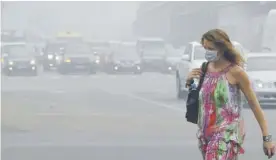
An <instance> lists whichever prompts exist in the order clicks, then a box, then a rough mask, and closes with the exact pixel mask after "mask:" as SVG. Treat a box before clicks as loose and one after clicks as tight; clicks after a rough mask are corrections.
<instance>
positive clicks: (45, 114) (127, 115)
mask: <svg viewBox="0 0 276 160" xmlns="http://www.w3.org/2000/svg"><path fill="white" fill-rule="evenodd" d="M35 116H62V117H92V116H93V117H132V118H133V117H136V116H139V117H141V116H145V117H153V115H149V114H148V115H144V114H143V115H139V114H136V115H135V114H112V113H104V112H103V113H101V112H93V113H87V112H86V113H76V112H73V113H55V112H52V113H51V112H48V113H47V112H44V113H35Z"/></svg>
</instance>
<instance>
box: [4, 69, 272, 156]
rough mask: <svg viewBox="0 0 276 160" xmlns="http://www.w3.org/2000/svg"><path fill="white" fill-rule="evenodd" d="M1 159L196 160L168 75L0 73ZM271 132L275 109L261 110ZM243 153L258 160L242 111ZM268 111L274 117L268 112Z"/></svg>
mask: <svg viewBox="0 0 276 160" xmlns="http://www.w3.org/2000/svg"><path fill="white" fill-rule="evenodd" d="M1 89H2V92H1V97H2V117H1V118H2V159H3V160H61V159H64V160H200V159H201V155H200V153H199V151H198V149H197V140H196V137H195V133H196V129H197V128H196V126H195V125H192V124H189V123H187V122H185V117H184V114H185V103H184V101H179V100H176V98H175V78H174V76H173V75H163V74H159V73H145V74H142V75H106V74H102V73H99V74H97V75H90V76H88V75H68V76H61V75H58V74H55V73H45V74H41V75H39V76H38V77H2V88H1ZM265 113H266V116H267V120H268V122H269V124H270V128H271V133H272V134H273V135H275V136H276V126H275V124H273V122H275V121H276V116H275V115H276V110H265ZM244 115H245V118H246V122H247V123H246V126H247V127H246V128H247V137H246V141H245V150H246V154H245V155H243V156H241V158H240V160H249V159H250V160H264V159H267V158H266V157H265V156H264V155H263V153H262V138H261V132H260V130H259V127H258V125H257V122H256V121H255V119H254V116H253V114H252V113H251V111H250V110H244ZM273 116H274V117H273Z"/></svg>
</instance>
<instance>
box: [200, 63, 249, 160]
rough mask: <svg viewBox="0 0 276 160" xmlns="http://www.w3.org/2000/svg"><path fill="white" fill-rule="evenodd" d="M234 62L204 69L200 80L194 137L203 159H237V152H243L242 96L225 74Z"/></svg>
mask: <svg viewBox="0 0 276 160" xmlns="http://www.w3.org/2000/svg"><path fill="white" fill-rule="evenodd" d="M233 66H234V65H233V64H231V65H229V66H228V67H226V68H225V69H224V70H223V71H221V72H207V73H206V75H205V78H204V81H203V83H202V88H201V91H200V96H199V120H198V127H199V130H198V133H197V137H198V139H199V148H200V150H201V152H202V154H203V157H204V160H236V158H237V156H238V154H243V153H244V150H243V148H242V146H241V145H242V144H243V140H244V137H245V133H244V120H243V117H242V106H243V104H242V103H243V96H242V92H241V91H240V89H239V88H238V86H237V85H232V84H230V83H229V82H228V80H227V77H226V73H227V72H228V71H229V70H230V68H231V67H233ZM214 127H216V129H212V128H214Z"/></svg>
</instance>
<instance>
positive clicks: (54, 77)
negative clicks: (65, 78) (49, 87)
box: [50, 76, 61, 79]
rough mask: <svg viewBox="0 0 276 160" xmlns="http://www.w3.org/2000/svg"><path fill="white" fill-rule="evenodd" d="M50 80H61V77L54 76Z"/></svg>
mask: <svg viewBox="0 0 276 160" xmlns="http://www.w3.org/2000/svg"><path fill="white" fill-rule="evenodd" d="M50 79H61V76H53V77H50Z"/></svg>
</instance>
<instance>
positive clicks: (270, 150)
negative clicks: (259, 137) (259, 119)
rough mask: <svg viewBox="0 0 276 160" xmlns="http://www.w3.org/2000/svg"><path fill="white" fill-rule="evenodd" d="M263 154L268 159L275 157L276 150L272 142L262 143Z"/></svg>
mask: <svg viewBox="0 0 276 160" xmlns="http://www.w3.org/2000/svg"><path fill="white" fill-rule="evenodd" d="M263 149H264V153H265V155H266V156H268V158H269V159H270V158H272V157H273V156H274V155H275V152H276V148H275V144H273V142H263Z"/></svg>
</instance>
